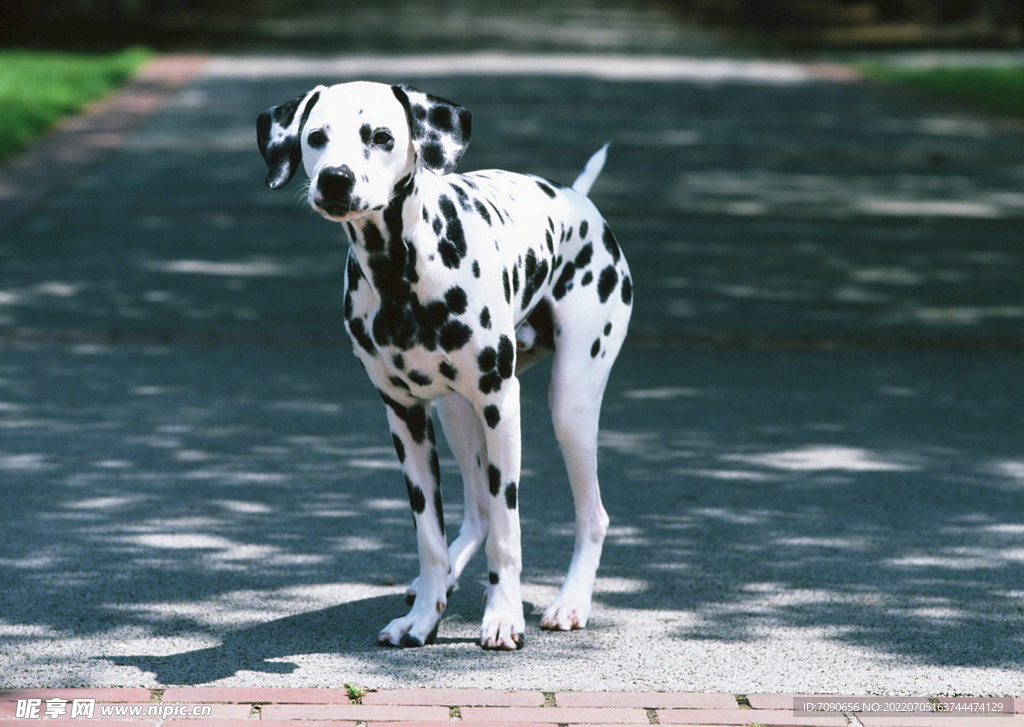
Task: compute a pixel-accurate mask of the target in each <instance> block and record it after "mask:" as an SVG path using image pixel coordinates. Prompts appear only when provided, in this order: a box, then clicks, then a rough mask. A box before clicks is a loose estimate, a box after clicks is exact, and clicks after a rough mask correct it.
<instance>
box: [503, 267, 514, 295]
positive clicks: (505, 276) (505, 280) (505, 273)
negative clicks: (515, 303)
mask: <svg viewBox="0 0 1024 727" xmlns="http://www.w3.org/2000/svg"><path fill="white" fill-rule="evenodd" d="M501 284H502V285H503V286H505V302H506V303H511V302H512V288H511V286H510V285H509V282H508V268H505V269H504V270H502V271H501Z"/></svg>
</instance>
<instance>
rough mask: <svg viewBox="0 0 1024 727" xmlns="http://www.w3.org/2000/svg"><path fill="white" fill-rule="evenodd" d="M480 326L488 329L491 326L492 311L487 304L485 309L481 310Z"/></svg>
mask: <svg viewBox="0 0 1024 727" xmlns="http://www.w3.org/2000/svg"><path fill="white" fill-rule="evenodd" d="M480 327H481V328H486V329H490V327H491V311H490V309H489V308H487V307H486V306H484V309H483V310H482V311H480Z"/></svg>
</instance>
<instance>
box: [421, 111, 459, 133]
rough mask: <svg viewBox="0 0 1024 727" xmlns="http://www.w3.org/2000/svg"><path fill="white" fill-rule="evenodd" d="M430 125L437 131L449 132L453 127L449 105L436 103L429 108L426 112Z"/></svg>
mask: <svg viewBox="0 0 1024 727" xmlns="http://www.w3.org/2000/svg"><path fill="white" fill-rule="evenodd" d="M427 118H428V119H429V121H430V125H431V126H433V127H434V128H435V129H437V130H438V131H444V132H451V131H452V130H453V129H454V126H455V124H454V122H453V120H452V110H451V108H450V107H449V106H444V105H438V106H434V107H432V108H431V109H430V111H429V113H428V114H427Z"/></svg>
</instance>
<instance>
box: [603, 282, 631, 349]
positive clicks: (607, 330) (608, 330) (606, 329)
mask: <svg viewBox="0 0 1024 727" xmlns="http://www.w3.org/2000/svg"><path fill="white" fill-rule="evenodd" d="M622 282H623V284H625V282H626V281H622ZM611 332H612V324H611V322H608V323H605V324H604V335H606V336H607V335H608V334H609V333H611Z"/></svg>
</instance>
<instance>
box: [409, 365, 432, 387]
mask: <svg viewBox="0 0 1024 727" xmlns="http://www.w3.org/2000/svg"><path fill="white" fill-rule="evenodd" d="M409 381H411V382H412V383H414V384H416V385H417V386H430V385H431V384H432V383H434V382H433V380H432V379H431V378H430V377H429V376H427V375H426V374H425V373H423V372H422V371H416V370H415V369H413V370H412V371H410V372H409Z"/></svg>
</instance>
